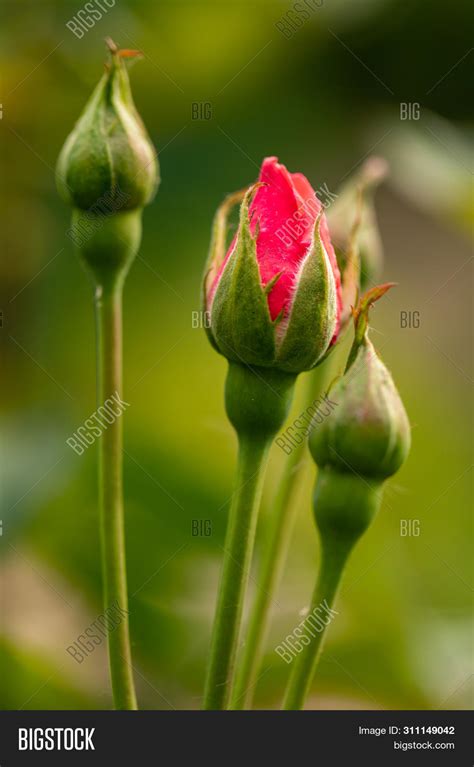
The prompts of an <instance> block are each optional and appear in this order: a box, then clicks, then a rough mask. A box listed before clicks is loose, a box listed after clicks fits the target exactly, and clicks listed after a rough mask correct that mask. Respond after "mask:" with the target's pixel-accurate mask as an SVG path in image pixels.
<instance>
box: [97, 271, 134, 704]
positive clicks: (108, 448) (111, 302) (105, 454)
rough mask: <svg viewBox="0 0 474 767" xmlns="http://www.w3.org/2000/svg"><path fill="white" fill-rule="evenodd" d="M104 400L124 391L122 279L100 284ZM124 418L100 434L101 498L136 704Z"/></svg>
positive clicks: (119, 667) (115, 635)
mask: <svg viewBox="0 0 474 767" xmlns="http://www.w3.org/2000/svg"><path fill="white" fill-rule="evenodd" d="M95 295H96V298H95V300H96V310H97V336H98V351H97V366H98V400H99V406H101V405H104V403H105V402H106V401H107V400H108V399H109V398H111V397H113V396H114V395H119V397H120V398H121V395H122V280H113V279H111V280H109V281H106V282H105V283H103V284H102V285H98V286H97V288H96V294H95ZM122 439H123V438H122V419H121V417H120V416H118V417H116V418H115V419H114V421H113V423H111V424H108V426H107V428H106V429H105V430H104V431H103V432H102V435H101V437H100V459H99V498H100V524H101V544H102V569H103V593H104V606H105V608H108V607H110V606H111V605H112V604H118V606H119V608H120V611H121V613H122V615H123V617H122V620H121V621H120V623H119V624H118V625H117V626H116V628H114V629H113V630H111V631H109V632H108V650H109V666H110V676H111V681H112V690H113V696H114V702H115V707H116V708H117V709H126V710H131V709H136V708H137V701H136V696H135V689H134V683H133V673H132V665H131V664H132V657H131V651H130V637H129V623H128V597H127V576H126V564H125V536H124V518H123V491H122Z"/></svg>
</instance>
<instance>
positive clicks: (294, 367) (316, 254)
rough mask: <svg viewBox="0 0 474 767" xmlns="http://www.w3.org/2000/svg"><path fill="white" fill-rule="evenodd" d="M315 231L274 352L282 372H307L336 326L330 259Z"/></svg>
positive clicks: (317, 360)
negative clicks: (283, 331) (283, 328)
mask: <svg viewBox="0 0 474 767" xmlns="http://www.w3.org/2000/svg"><path fill="white" fill-rule="evenodd" d="M319 222H320V219H318V220H317V221H316V225H315V229H314V240H313V246H312V248H311V250H310V252H309V253H308V255H307V256H306V257H305V260H304V262H303V265H302V268H301V272H300V274H299V276H298V277H297V288H296V293H295V296H294V299H293V303H292V307H291V311H290V316H289V319H288V324H287V327H286V332H285V334H284V335H283V336H282V342H281V345H280V347H279V348H278V351H277V358H276V363H277V365H278V367H279V368H280V369H281V370H285V371H287V372H295V373H298V372H301V371H303V370H310V369H311V368H313V367H314V366H315V365H316V364H317V363H318V362H320V361H321V359H322V357H323V356H324V354H325V353H326V351H327V349H328V347H329V344H330V342H331V338H332V336H333V334H334V330H335V324H336V307H337V304H336V286H335V281H334V276H333V273H332V269H331V265H330V263H329V258H328V256H327V254H326V251H325V249H324V245H323V243H322V241H321V237H320V233H319Z"/></svg>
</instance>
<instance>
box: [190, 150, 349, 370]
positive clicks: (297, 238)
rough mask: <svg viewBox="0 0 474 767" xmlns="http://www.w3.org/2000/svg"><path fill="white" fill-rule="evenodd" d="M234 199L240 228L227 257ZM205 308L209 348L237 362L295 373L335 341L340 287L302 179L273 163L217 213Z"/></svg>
mask: <svg viewBox="0 0 474 767" xmlns="http://www.w3.org/2000/svg"><path fill="white" fill-rule="evenodd" d="M242 197H243V199H242ZM238 199H242V203H241V209H240V223H239V227H238V231H237V234H236V235H235V237H234V239H233V241H232V243H231V245H230V247H229V248H228V250H227V253H226V252H225V235H226V227H227V217H228V212H229V208H230V207H231V206H232V205H233V204H235V202H236V201H237V200H238ZM204 303H205V309H206V311H207V312H208V313H209V315H210V328H209V335H210V338H211V341H212V343H213V345H214V346H215V347H216V348H217V350H218V351H219V352H220V353H221V354H223V355H224V356H225V357H227V358H228V359H230V360H234V361H236V362H241V363H244V364H248V365H258V366H262V367H270V368H276V369H279V370H282V371H285V372H289V373H300V372H302V371H303V370H309V369H311V368H312V367H314V366H315V365H316V364H317V363H319V362H321V361H322V359H323V358H324V356H325V355H326V353H327V352H328V350H329V348H330V347H331V346H332V345H333V344H334V343H335V342H336V340H337V337H338V333H339V329H340V318H341V308H342V297H341V279H340V274H339V269H338V266H337V261H336V256H335V253H334V248H333V246H332V244H331V238H330V236H329V230H328V226H327V222H326V217H325V215H324V213H323V208H322V204H321V202H320V201H319V200H318V198H317V197H316V194H315V192H314V190H313V188H312V187H311V184H310V183H309V181H308V180H307V179H306V177H305V176H303V175H302V174H301V173H289V172H288V171H287V169H286V168H285V166H284V165H281V164H280V163H279V162H278V160H277V158H276V157H267V158H266V159H265V160H264V161H263V164H262V168H261V171H260V176H259V180H258V183H257V184H255V185H253V186H251V187H250V188H249V189H248V190H247V191H246V192H245V193H240V194H237V195H233V196H232V197H230V198H228V200H226V201H225V202H224V203H223V205H222V206H221V208H220V209H219V210H218V212H217V215H216V218H215V223H214V232H213V238H212V243H211V252H210V256H209V261H208V268H207V271H206V275H205V281H204Z"/></svg>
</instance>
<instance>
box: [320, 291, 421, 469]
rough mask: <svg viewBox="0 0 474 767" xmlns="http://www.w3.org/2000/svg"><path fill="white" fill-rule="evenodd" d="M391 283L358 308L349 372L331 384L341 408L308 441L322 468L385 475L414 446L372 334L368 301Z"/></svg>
mask: <svg viewBox="0 0 474 767" xmlns="http://www.w3.org/2000/svg"><path fill="white" fill-rule="evenodd" d="M388 287H390V284H388V285H383V286H380V287H379V288H374V289H373V290H372V291H369V293H368V294H366V296H365V297H364V298H363V299H362V301H361V303H360V305H359V308H358V309H357V311H356V312H355V340H354V344H353V347H352V349H351V353H350V355H349V362H348V367H347V368H346V372H345V374H344V376H343V377H342V378H341V379H340V380H339V381H338V382H337V383H336V384H335V386H334V387H333V389H331V400H333V401H334V402H335V403H337V407H335V408H334V410H333V411H332V412H331V414H330V415H329V416H328V418H327V419H326V420H325V421H324V423H322V424H321V425H320V426H316V427H315V428H314V429H313V431H312V433H311V436H310V440H309V444H310V449H311V453H312V455H313V457H314V460H315V461H316V463H317V464H318V466H319V467H320V468H326V467H330V468H332V469H335V470H337V471H338V472H339V473H343V474H344V473H348V474H355V475H361V476H362V477H366V478H369V479H373V480H384V479H386V478H388V477H390V476H391V475H392V474H395V472H396V471H397V470H398V469H399V468H400V466H401V465H402V463H403V462H404V460H405V458H406V457H407V454H408V451H409V449H410V426H409V422H408V418H407V415H406V412H405V408H404V406H403V403H402V401H401V399H400V395H399V394H398V391H397V389H396V387H395V384H394V382H393V379H392V377H391V375H390V373H389V372H388V370H387V368H386V367H385V365H384V364H383V362H382V361H381V359H380V358H379V357H378V356H377V354H376V352H375V349H374V347H373V345H372V343H371V341H370V340H369V338H368V335H367V332H368V331H367V328H368V325H367V313H368V310H369V306H370V305H371V304H372V303H373V301H375V300H377V298H379V297H380V296H381V295H383V293H384V292H385V291H386V290H387V289H388Z"/></svg>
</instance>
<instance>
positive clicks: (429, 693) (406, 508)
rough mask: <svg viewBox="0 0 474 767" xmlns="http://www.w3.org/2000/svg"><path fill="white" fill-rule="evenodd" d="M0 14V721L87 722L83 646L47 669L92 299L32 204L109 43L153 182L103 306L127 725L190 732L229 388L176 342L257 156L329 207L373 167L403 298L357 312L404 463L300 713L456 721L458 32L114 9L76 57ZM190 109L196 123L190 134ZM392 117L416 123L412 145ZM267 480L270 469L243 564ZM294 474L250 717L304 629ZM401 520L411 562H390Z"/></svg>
mask: <svg viewBox="0 0 474 767" xmlns="http://www.w3.org/2000/svg"><path fill="white" fill-rule="evenodd" d="M2 5H3V22H2V26H1V31H0V34H1V39H2V46H1V49H2V50H1V67H0V68H1V71H2V82H1V100H2V113H1V114H2V119H1V122H0V131H1V153H2V172H1V177H2V183H1V195H2V202H1V210H2V227H1V235H2V279H1V293H2V297H1V309H2V314H1V320H2V322H1V325H2V327H1V340H2V349H3V354H2V360H3V362H2V386H3V395H2V461H1V465H2V473H3V483H2V513H1V520H2V527H1V537H0V552H1V560H0V568H1V575H2V605H1V620H2V629H1V640H0V641H1V676H2V685H1V700H0V705H1V706H2V707H4V708H9V709H10V708H12V709H18V708H26V709H49V708H54V709H56V708H58V709H61V708H88V707H90V708H109V707H111V695H110V689H109V683H108V678H107V668H106V655H105V647H104V645H102V646H100V647H97V648H96V649H95V651H94V652H93V653H92V654H91V655H90V656H89V657H88V658H87V659H85V660H84V661H83V662H82V663H81V664H79V663H77V662H76V661H75V660H74V659H73V658H72V657H70V655H68V653H67V652H66V648H67V647H68V646H69V645H70V644H71V643H72V642H73V641H74V640H75V639H76V638H77V637H78V635H80V634H81V633H83V631H84V629H85V628H87V627H88V626H90V624H91V623H92V622H93V621H94V620H95V619H96V618H97V616H98V615H100V614H101V611H102V608H101V597H100V564H99V540H98V529H97V508H96V507H97V504H96V492H97V487H96V460H97V446H96V445H94V446H92V447H90V448H89V449H88V450H87V451H86V452H85V453H84V455H82V456H77V455H76V454H75V453H74V452H73V451H72V450H71V449H70V448H69V447H68V446H67V445H66V439H67V438H68V437H69V436H71V435H72V434H73V433H74V432H75V431H76V429H77V428H78V427H79V426H80V425H81V424H82V423H83V422H84V420H85V419H86V418H87V417H88V416H89V415H90V414H91V413H92V412H93V411H94V410H95V407H96V403H95V371H94V361H95V339H94V316H93V304H92V288H91V284H90V283H89V282H88V279H87V277H86V275H85V273H84V272H83V270H82V268H81V266H80V264H79V262H78V260H77V258H76V255H75V254H74V252H73V247H72V244H71V242H70V240H69V239H68V238H67V236H66V230H67V228H68V226H69V217H70V211H69V210H68V209H67V208H66V206H65V205H64V204H63V203H62V202H60V201H59V199H58V196H57V193H56V190H55V183H54V165H55V161H56V158H57V155H58V152H59V150H60V148H61V145H62V143H63V141H64V139H65V137H66V135H67V134H68V132H69V131H70V129H71V128H72V126H73V123H74V121H75V120H76V118H77V117H78V115H79V113H80V111H81V109H82V107H83V105H84V103H85V101H86V99H87V98H88V96H89V94H90V92H91V90H92V88H93V87H94V85H95V84H96V82H97V80H98V78H99V76H100V74H101V72H102V66H103V61H104V53H105V49H104V44H103V38H104V37H105V36H106V35H110V36H112V37H113V39H114V40H116V41H117V42H118V43H119V44H120V45H121V46H122V47H128V48H140V49H141V50H142V51H143V52H144V58H143V60H142V61H140V62H137V63H136V64H135V65H134V66H133V71H132V73H131V77H132V81H133V89H134V94H135V98H136V103H137V106H138V108H139V110H140V112H141V113H142V115H143V118H144V121H145V123H146V125H147V127H148V129H149V132H150V134H151V136H152V138H153V141H154V143H155V145H156V147H157V148H158V151H159V156H160V163H161V169H162V179H163V181H162V185H161V187H160V190H159V192H158V195H157V197H156V200H155V201H154V202H153V204H152V205H151V206H150V207H149V208H147V209H146V211H145V214H144V237H143V244H142V247H141V250H140V255H139V257H138V258H137V260H136V263H135V264H134V266H133V268H132V270H131V272H130V275H129V278H128V281H127V285H126V291H125V328H124V332H125V360H126V361H125V399H126V400H127V401H128V402H129V403H130V407H129V408H128V409H127V411H126V413H125V415H124V419H125V420H124V424H125V440H126V443H125V448H126V455H125V456H124V458H125V467H124V468H125V500H126V527H127V547H128V575H129V591H130V618H131V630H132V641H133V655H134V666H135V669H136V674H135V676H136V682H137V687H138V695H139V700H140V704H141V706H142V707H143V708H150V709H160V708H171V707H174V708H177V709H179V708H198V707H199V705H200V699H201V694H202V687H203V679H204V668H205V662H206V658H207V653H208V644H209V636H210V628H211V620H212V614H213V610H214V602H215V596H216V589H217V579H218V574H219V568H220V564H221V561H222V553H223V552H222V545H223V537H224V531H225V525H226V517H227V512H228V501H229V497H230V494H231V491H232V474H233V467H234V461H235V454H236V442H235V437H234V435H233V433H232V431H231V428H230V427H229V425H228V423H227V421H226V418H225V415H224V409H223V383H224V378H225V372H226V364H225V361H224V359H223V358H221V357H219V356H218V355H217V354H216V353H215V352H214V351H213V350H212V349H211V347H210V345H209V344H208V342H207V340H206V337H205V333H204V331H203V330H202V328H199V327H194V325H195V324H196V322H195V317H196V315H194V314H193V313H194V312H198V311H199V308H200V307H199V286H200V277H201V273H202V268H203V263H204V260H205V257H206V251H207V247H208V240H209V232H210V224H211V219H212V215H213V212H214V210H215V208H216V206H217V205H218V204H219V202H220V201H221V200H222V198H223V197H224V195H225V194H226V193H228V192H229V191H232V190H234V189H238V188H240V187H242V186H245V185H246V184H248V183H249V182H250V181H252V180H253V179H255V177H256V175H257V172H258V171H257V168H258V165H259V164H260V162H261V159H262V157H263V156H265V155H269V154H276V155H277V156H278V157H279V158H280V160H281V161H282V162H284V163H285V164H286V165H287V166H288V168H289V169H290V170H292V171H296V170H301V171H303V172H304V173H305V174H306V175H307V176H308V177H309V179H310V180H311V181H312V183H313V186H314V187H315V188H319V187H320V185H322V184H327V187H328V188H329V189H330V190H331V191H333V192H337V189H338V187H339V185H340V184H341V183H342V182H343V181H344V180H346V181H347V179H348V178H349V177H350V174H351V173H353V172H356V171H357V169H358V168H360V166H361V163H362V162H363V161H364V159H365V158H366V157H367V156H369V155H370V154H374V153H375V154H378V155H381V156H383V157H386V158H387V159H388V161H389V162H390V165H391V177H390V180H389V181H388V182H387V183H386V184H385V185H384V186H383V188H382V189H381V190H380V192H379V193H378V195H377V211H378V216H379V222H380V229H381V232H382V236H383V241H384V246H385V265H384V273H383V279H384V280H388V279H390V280H394V281H396V282H398V283H399V285H398V287H397V288H396V289H395V290H393V291H392V292H391V293H390V295H389V296H387V298H386V299H384V300H383V301H381V302H380V304H379V305H378V306H377V307H376V308H375V309H374V312H373V317H372V320H373V331H372V338H373V340H374V342H375V343H376V344H377V345H378V346H379V347H383V351H382V356H383V358H384V360H385V362H386V363H387V364H388V366H389V367H390V369H391V370H392V372H393V375H394V377H395V380H396V382H397V384H398V386H399V389H400V392H401V394H402V396H403V399H404V402H405V404H406V408H407V411H408V413H409V416H410V420H411V423H412V426H413V448H412V451H411V455H410V458H409V460H408V461H407V463H406V465H405V466H404V467H403V469H402V470H401V471H400V473H399V474H398V475H397V476H396V477H395V478H394V479H393V481H391V482H390V483H389V486H388V487H387V490H386V494H385V501H384V504H383V508H382V510H381V512H380V514H379V516H378V518H377V520H376V521H375V523H374V524H373V526H372V527H371V529H370V530H369V532H368V533H367V535H366V536H365V537H364V539H363V540H362V542H361V543H360V545H359V546H358V548H357V550H356V552H355V554H354V556H353V558H352V560H351V562H350V565H349V567H348V570H347V573H346V577H345V581H344V585H343V588H342V592H341V595H340V597H339V600H338V604H337V609H338V612H339V615H338V617H337V620H335V621H333V623H332V625H331V627H330V630H329V635H328V641H327V645H326V651H325V653H324V656H323V660H322V663H321V666H320V669H319V671H318V674H317V677H316V679H315V682H314V685H313V692H312V695H311V698H310V700H309V703H308V705H309V707H312V708H402V709H411V708H448V709H450V708H470V707H471V706H472V702H473V678H474V677H473V674H472V646H473V643H472V640H473V635H472V625H471V622H470V617H471V611H472V601H471V595H472V512H471V507H470V490H471V487H472V485H471V482H472V474H471V471H470V469H471V467H472V454H471V436H472V410H471V402H472V401H471V385H472V335H471V320H472V315H471V295H472V283H471V266H472V245H471V242H470V239H469V237H470V233H472V203H473V198H472V191H473V190H472V183H471V179H472V172H471V170H470V168H472V164H471V163H472V153H470V149H469V134H470V133H471V132H472V125H473V122H472V117H473V112H472V104H473V101H472V93H471V94H470V93H469V92H468V87H469V82H471V83H472V77H470V67H472V48H471V40H470V28H472V7H471V4H470V3H469V2H468V0H465V1H464V0H453V2H451V3H450V4H449V8H447V7H446V3H444V2H439V1H438V0H413V2H410V3H402V2H395V1H394V0H359V2H357V3H347V2H344V1H343V0H325V2H324V3H322V4H321V3H314V4H313V5H314V9H312V10H311V11H310V12H308V13H307V16H308V18H306V17H305V18H302V14H301V12H299V13H298V12H295V11H294V10H292V4H291V2H290V3H288V4H287V3H286V2H285V3H280V2H272V0H268V2H257V1H256V0H253V2H209V3H206V2H201V1H196V2H169V3H166V2H151V0H150V1H148V0H147V1H144V0H134V1H133V2H132V1H131V0H117V2H116V3H115V5H114V6H113V7H111V8H110V10H108V12H107V13H106V14H104V16H103V18H102V19H100V20H97V21H96V23H95V25H94V26H93V27H92V28H90V29H89V30H88V31H87V32H85V33H84V35H83V36H82V37H81V38H79V37H77V36H75V35H74V34H73V32H72V31H71V30H70V29H68V28H67V27H66V23H67V22H68V21H69V20H71V19H72V18H73V17H74V16H75V15H76V14H77V12H78V11H79V10H80V9H81V5H80V3H78V2H42V3H37V2H35V1H34V0H31V1H30V2H27V1H26V0H20V1H19V2H18V1H15V2H14V1H13V0H6V2H4V3H3V4H2ZM300 5H302V4H300ZM310 5H311V4H310ZM102 6H103V7H104V8H106V7H107V6H105V4H104V3H102ZM317 6H321V7H317ZM288 12H290V14H289V16H287V15H285V14H287V13H288ZM285 19H286V21H288V19H291V20H292V26H293V32H292V33H291V34H289V32H288V26H287V24H286V23H285ZM282 20H283V21H282ZM282 29H284V30H285V31H284V32H282V31H281V30H282ZM448 32H449V34H448ZM203 102H204V103H206V104H210V107H205V108H204V113H205V116H207V117H208V118H209V119H193V103H203ZM403 104H412V105H418V107H416V106H415V107H414V108H413V109H412V111H411V113H410V114H411V117H412V119H402V117H403V115H404V114H406V111H405V112H404V111H403V110H404V109H405V110H406V109H408V107H403V106H401V105H403ZM204 113H203V114H204ZM417 116H418V119H417ZM403 311H405V312H407V311H408V312H419V323H418V326H417V327H412V328H410V327H408V328H404V327H402V323H401V312H403ZM198 324H199V323H198ZM342 363H343V360H342V358H340V361H339V363H338V364H339V366H340V367H341V366H342ZM295 415H296V413H294V414H293V416H292V417H294V416H295ZM282 457H283V455H282V453H281V451H280V450H279V449H278V448H277V447H275V448H274V451H273V455H272V462H271V466H270V471H269V474H268V479H267V484H266V488H265V499H264V510H263V514H262V518H261V525H260V528H259V541H261V540H262V538H263V536H264V535H265V520H266V518H267V515H268V510H269V508H270V507H271V501H272V493H273V491H274V488H275V483H276V479H277V477H278V472H279V471H280V470H281V466H282ZM305 463H306V465H305V468H304V472H303V478H302V480H301V482H300V484H299V487H298V493H297V497H296V499H295V502H296V503H297V504H298V519H297V525H296V531H295V535H294V540H293V541H292V545H291V554H290V558H289V561H288V565H287V568H286V572H285V578H284V582H283V585H282V588H281V590H280V593H279V595H278V602H277V604H275V606H274V610H273V620H272V628H271V635H270V637H269V641H268V644H267V651H266V655H265V658H264V662H263V667H262V672H264V673H262V676H261V679H260V681H259V685H258V690H257V697H256V704H257V705H258V706H259V707H278V706H279V704H280V701H281V695H282V690H283V686H284V684H285V682H286V677H287V675H288V670H289V669H288V666H287V665H286V664H285V663H284V662H283V660H281V659H280V658H279V657H278V655H277V654H276V653H275V652H274V647H275V645H277V644H278V643H279V642H280V641H281V640H282V639H283V638H284V637H285V636H286V634H288V633H289V632H290V631H291V630H292V629H293V628H294V626H295V625H296V624H297V623H298V622H299V621H300V620H301V615H300V613H301V610H302V609H303V608H304V607H305V605H306V604H307V602H308V600H309V598H310V594H311V590H312V584H313V581H314V578H315V574H316V568H317V562H318V541H317V536H316V532H315V529H314V527H313V522H312V517H311V506H310V496H311V487H312V484H313V480H314V467H313V466H312V464H311V463H310V461H309V459H308V458H306V459H305ZM193 520H210V523H207V524H210V526H211V530H212V532H211V535H209V536H207V537H206V536H202V537H196V536H193V534H192V531H193V528H192V525H193ZM403 520H412V521H415V522H414V525H413V526H412V530H414V531H418V532H419V534H418V535H409V536H403V535H401V525H402V524H404V523H403V522H402V521H403ZM258 552H259V546H258V545H257V555H256V571H257V567H258Z"/></svg>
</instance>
